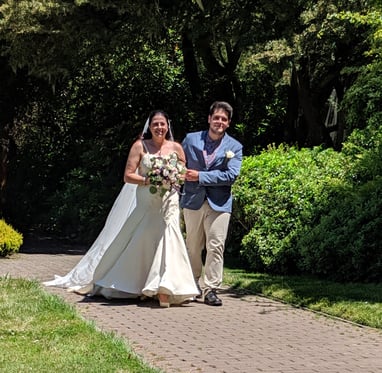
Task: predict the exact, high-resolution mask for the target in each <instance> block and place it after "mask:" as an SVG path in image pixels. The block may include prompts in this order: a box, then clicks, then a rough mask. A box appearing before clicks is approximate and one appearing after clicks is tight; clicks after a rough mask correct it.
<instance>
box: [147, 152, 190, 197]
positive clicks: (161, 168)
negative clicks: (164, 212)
mask: <svg viewBox="0 0 382 373" xmlns="http://www.w3.org/2000/svg"><path fill="white" fill-rule="evenodd" d="M149 168H150V171H149V172H148V173H147V177H148V178H149V179H150V184H151V185H150V192H151V193H153V194H154V193H157V192H158V191H159V192H160V195H161V197H163V196H164V194H165V193H166V192H167V191H168V190H170V189H175V190H177V191H178V192H179V191H180V187H181V185H182V184H183V183H184V179H183V177H182V175H184V174H185V173H186V168H185V167H184V166H183V164H181V163H180V162H179V161H178V156H177V155H176V153H171V154H169V155H167V156H163V157H152V158H151V165H150V167H149Z"/></svg>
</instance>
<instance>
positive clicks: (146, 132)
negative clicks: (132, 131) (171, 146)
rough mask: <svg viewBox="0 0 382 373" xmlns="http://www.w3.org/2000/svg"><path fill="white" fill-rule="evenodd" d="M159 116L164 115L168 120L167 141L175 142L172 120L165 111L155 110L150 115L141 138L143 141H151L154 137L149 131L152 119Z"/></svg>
mask: <svg viewBox="0 0 382 373" xmlns="http://www.w3.org/2000/svg"><path fill="white" fill-rule="evenodd" d="M157 114H159V115H162V116H163V117H165V118H166V122H167V125H168V131H167V133H166V140H173V136H172V130H171V121H170V118H169V116H168V114H167V113H166V112H165V111H163V110H153V111H152V112H151V113H150V115H149V117H148V119H147V121H146V124H145V127H144V129H143V132H142V137H141V138H142V139H143V140H147V139H151V138H152V137H153V135H152V133H151V131H150V129H149V126H150V123H151V121H152V119H153V118H154V116H155V115H157Z"/></svg>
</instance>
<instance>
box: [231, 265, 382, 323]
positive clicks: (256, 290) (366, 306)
mask: <svg viewBox="0 0 382 373" xmlns="http://www.w3.org/2000/svg"><path fill="white" fill-rule="evenodd" d="M224 282H225V284H226V285H229V286H230V287H232V288H233V289H234V290H235V291H236V292H238V293H242V294H261V295H264V296H266V297H270V298H275V299H278V300H281V301H283V302H286V303H289V304H293V305H295V306H299V307H306V308H308V309H311V310H314V311H319V312H323V313H326V314H328V315H331V316H335V317H340V318H343V319H346V320H349V321H352V322H355V323H358V324H362V325H366V326H371V327H374V328H380V329H382V284H358V283H345V284H342V283H336V282H331V281H324V280H318V279H315V278H310V277H297V276H271V275H266V274H256V273H247V272H245V271H244V270H240V269H230V268H225V273H224Z"/></svg>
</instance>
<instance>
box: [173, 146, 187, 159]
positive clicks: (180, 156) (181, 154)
mask: <svg viewBox="0 0 382 373" xmlns="http://www.w3.org/2000/svg"><path fill="white" fill-rule="evenodd" d="M174 150H175V153H176V154H177V155H178V160H179V162H181V163H183V164H186V155H185V154H184V150H183V148H182V145H180V144H179V143H178V142H174Z"/></svg>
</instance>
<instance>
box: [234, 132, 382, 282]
mask: <svg viewBox="0 0 382 373" xmlns="http://www.w3.org/2000/svg"><path fill="white" fill-rule="evenodd" d="M380 131H382V130H381V129H379V128H378V130H376V131H375V135H374V136H373V138H374V139H378V141H374V142H373V144H372V145H373V146H371V147H368V146H365V145H364V144H363V143H362V141H361V140H363V137H360V136H359V135H358V136H356V137H352V138H350V139H349V141H348V143H347V144H346V147H345V149H346V150H345V151H343V152H341V153H339V152H335V151H333V150H331V149H326V150H323V149H320V148H314V149H296V148H294V147H288V146H285V145H281V146H279V147H275V146H270V147H269V148H268V149H267V150H266V151H264V152H262V153H261V154H259V155H257V156H252V157H247V158H245V159H244V161H243V167H242V171H241V174H240V176H239V179H238V181H237V182H236V183H235V185H234V188H233V193H234V197H235V199H234V201H235V204H234V212H233V219H232V223H233V229H232V230H233V231H234V232H235V238H236V239H238V238H239V237H240V240H241V245H240V254H241V258H242V259H244V260H245V261H246V263H247V266H248V268H249V269H250V270H252V271H258V272H268V273H278V274H296V273H304V274H313V275H319V276H321V277H326V278H331V279H335V280H339V281H374V282H378V281H381V280H382V229H381V228H382V217H381V214H380V212H381V211H382V176H381V175H380V173H381V172H380V165H381V164H382V151H381V143H380V142H379V138H380V137H379V136H378V134H379V133H380ZM370 139H371V137H368V140H369V143H370ZM355 149H357V151H355ZM350 150H351V151H350ZM360 154H361V155H360ZM237 241H238V240H236V242H237ZM239 242H240V241H239Z"/></svg>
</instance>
